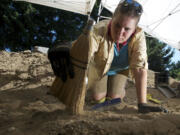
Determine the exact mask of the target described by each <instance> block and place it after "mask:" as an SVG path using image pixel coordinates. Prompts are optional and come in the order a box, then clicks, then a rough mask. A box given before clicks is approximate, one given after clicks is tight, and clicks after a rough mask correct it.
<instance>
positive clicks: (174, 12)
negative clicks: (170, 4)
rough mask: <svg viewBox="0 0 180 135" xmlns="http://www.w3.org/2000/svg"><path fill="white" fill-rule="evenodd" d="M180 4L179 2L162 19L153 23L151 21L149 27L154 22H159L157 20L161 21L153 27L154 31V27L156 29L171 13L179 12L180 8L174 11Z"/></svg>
mask: <svg viewBox="0 0 180 135" xmlns="http://www.w3.org/2000/svg"><path fill="white" fill-rule="evenodd" d="M179 6H180V3H179V4H177V6H176V7H175V8H174V9H173V10H172V11H171V12H170V13H169V14H168V15H166V16H165V17H163V18H161V19H160V20H158V21H155V22H153V23H151V24H150V25H148V26H147V27H149V26H151V25H153V24H155V23H157V22H159V23H158V24H157V25H156V26H155V27H154V28H153V29H152V31H153V30H154V29H156V28H157V27H158V26H159V25H160V24H161V23H162V22H163V21H164V20H165V19H166V18H167V17H169V16H171V15H173V14H175V13H177V12H179V11H180V10H177V11H175V12H173V11H174V10H175V9H176V8H177V7H179Z"/></svg>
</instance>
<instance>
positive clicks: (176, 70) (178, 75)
mask: <svg viewBox="0 0 180 135" xmlns="http://www.w3.org/2000/svg"><path fill="white" fill-rule="evenodd" d="M170 75H171V76H172V77H173V78H175V79H178V80H180V61H178V62H177V63H172V65H171V68H170Z"/></svg>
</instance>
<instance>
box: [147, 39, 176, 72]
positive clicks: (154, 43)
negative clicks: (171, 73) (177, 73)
mask: <svg viewBox="0 0 180 135" xmlns="http://www.w3.org/2000/svg"><path fill="white" fill-rule="evenodd" d="M146 41H147V54H148V63H149V69H151V70H154V71H156V72H165V71H167V70H169V68H170V67H171V64H172V62H171V58H172V57H173V55H174V50H173V49H171V48H170V47H167V45H166V44H165V43H162V42H160V41H159V40H157V39H155V38H152V37H147V38H146Z"/></svg>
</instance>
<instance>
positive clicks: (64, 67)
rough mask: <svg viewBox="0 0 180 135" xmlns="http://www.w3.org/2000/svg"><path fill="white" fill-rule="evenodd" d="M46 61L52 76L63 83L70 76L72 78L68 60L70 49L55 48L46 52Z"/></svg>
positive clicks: (69, 60) (72, 74) (66, 47)
mask: <svg viewBox="0 0 180 135" xmlns="http://www.w3.org/2000/svg"><path fill="white" fill-rule="evenodd" d="M48 59H49V60H50V63H51V67H52V69H53V71H54V74H55V75H56V76H57V77H60V78H61V79H62V81H63V82H65V81H66V80H67V78H68V76H70V78H73V77H74V69H73V65H72V62H71V58H70V48H69V47H68V46H63V45H60V46H56V47H53V48H51V49H49V50H48Z"/></svg>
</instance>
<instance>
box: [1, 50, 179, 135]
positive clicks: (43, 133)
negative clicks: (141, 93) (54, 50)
mask: <svg viewBox="0 0 180 135" xmlns="http://www.w3.org/2000/svg"><path fill="white" fill-rule="evenodd" d="M53 80H54V75H53V72H52V70H51V67H50V64H49V61H48V59H47V56H46V55H45V54H42V53H38V52H34V53H31V52H30V51H24V52H19V53H15V52H12V53H8V52H5V51H0V135H165V134H168V135H179V134H180V98H172V99H167V98H165V97H164V96H163V95H162V94H161V93H160V92H159V91H158V90H157V89H153V88H149V89H148V93H151V94H152V96H153V97H154V98H156V99H159V100H161V101H162V105H163V106H164V107H166V108H167V109H168V110H169V113H168V114H163V113H148V114H139V113H138V112H137V106H136V104H137V101H136V91H135V87H134V84H133V83H130V82H129V83H128V85H127V88H126V89H127V91H126V92H127V96H126V98H125V99H124V102H123V103H121V104H118V105H115V106H111V107H106V108H102V109H99V110H97V111H92V110H91V109H90V108H91V107H92V104H91V98H90V96H89V95H90V92H87V97H86V105H85V109H86V113H85V114H84V115H82V116H71V115H70V114H69V113H68V112H67V111H66V109H65V106H64V105H63V104H62V103H60V102H59V101H58V100H57V99H56V98H54V97H52V96H50V95H48V94H47V92H48V90H49V87H50V86H51V84H52V82H53ZM150 104H153V103H150ZM153 105H155V104H153Z"/></svg>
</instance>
